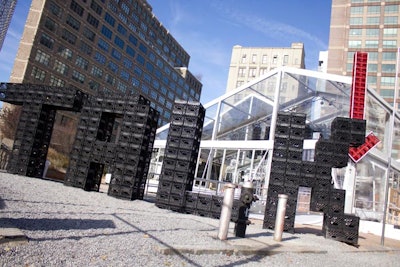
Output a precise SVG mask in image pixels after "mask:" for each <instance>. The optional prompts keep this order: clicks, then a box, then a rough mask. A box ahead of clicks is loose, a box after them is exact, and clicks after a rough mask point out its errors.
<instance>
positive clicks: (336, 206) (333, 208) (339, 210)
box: [328, 202, 344, 214]
mask: <svg viewBox="0 0 400 267" xmlns="http://www.w3.org/2000/svg"><path fill="white" fill-rule="evenodd" d="M328 213H330V214H343V213H344V202H342V203H339V202H333V203H332V202H330V203H329V208H328Z"/></svg>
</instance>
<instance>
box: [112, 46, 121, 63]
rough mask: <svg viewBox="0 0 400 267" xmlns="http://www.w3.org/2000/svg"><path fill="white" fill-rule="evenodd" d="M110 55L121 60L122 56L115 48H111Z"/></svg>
mask: <svg viewBox="0 0 400 267" xmlns="http://www.w3.org/2000/svg"><path fill="white" fill-rule="evenodd" d="M111 55H112V56H113V58H115V59H117V60H118V61H119V60H121V58H122V54H121V52H119V51H118V50H116V49H115V48H113V49H112V51H111Z"/></svg>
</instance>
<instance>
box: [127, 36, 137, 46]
mask: <svg viewBox="0 0 400 267" xmlns="http://www.w3.org/2000/svg"><path fill="white" fill-rule="evenodd" d="M129 42H130V43H131V44H133V45H135V46H136V45H137V43H138V39H137V38H136V37H135V36H133V35H132V34H131V35H129Z"/></svg>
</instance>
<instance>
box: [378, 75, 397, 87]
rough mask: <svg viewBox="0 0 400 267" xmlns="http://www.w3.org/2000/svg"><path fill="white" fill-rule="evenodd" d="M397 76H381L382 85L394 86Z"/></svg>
mask: <svg viewBox="0 0 400 267" xmlns="http://www.w3.org/2000/svg"><path fill="white" fill-rule="evenodd" d="M394 84H395V77H381V86H394Z"/></svg>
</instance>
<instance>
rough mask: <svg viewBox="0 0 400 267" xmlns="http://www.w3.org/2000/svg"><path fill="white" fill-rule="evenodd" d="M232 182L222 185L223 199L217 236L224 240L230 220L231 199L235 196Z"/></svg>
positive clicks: (234, 186)
mask: <svg viewBox="0 0 400 267" xmlns="http://www.w3.org/2000/svg"><path fill="white" fill-rule="evenodd" d="M235 188H236V185H234V184H227V185H225V187H224V189H225V190H224V199H223V203H222V208H221V216H220V219H219V231H218V238H219V239H220V240H226V239H227V237H228V230H229V222H230V221H231V215H232V206H233V199H234V197H235Z"/></svg>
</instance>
